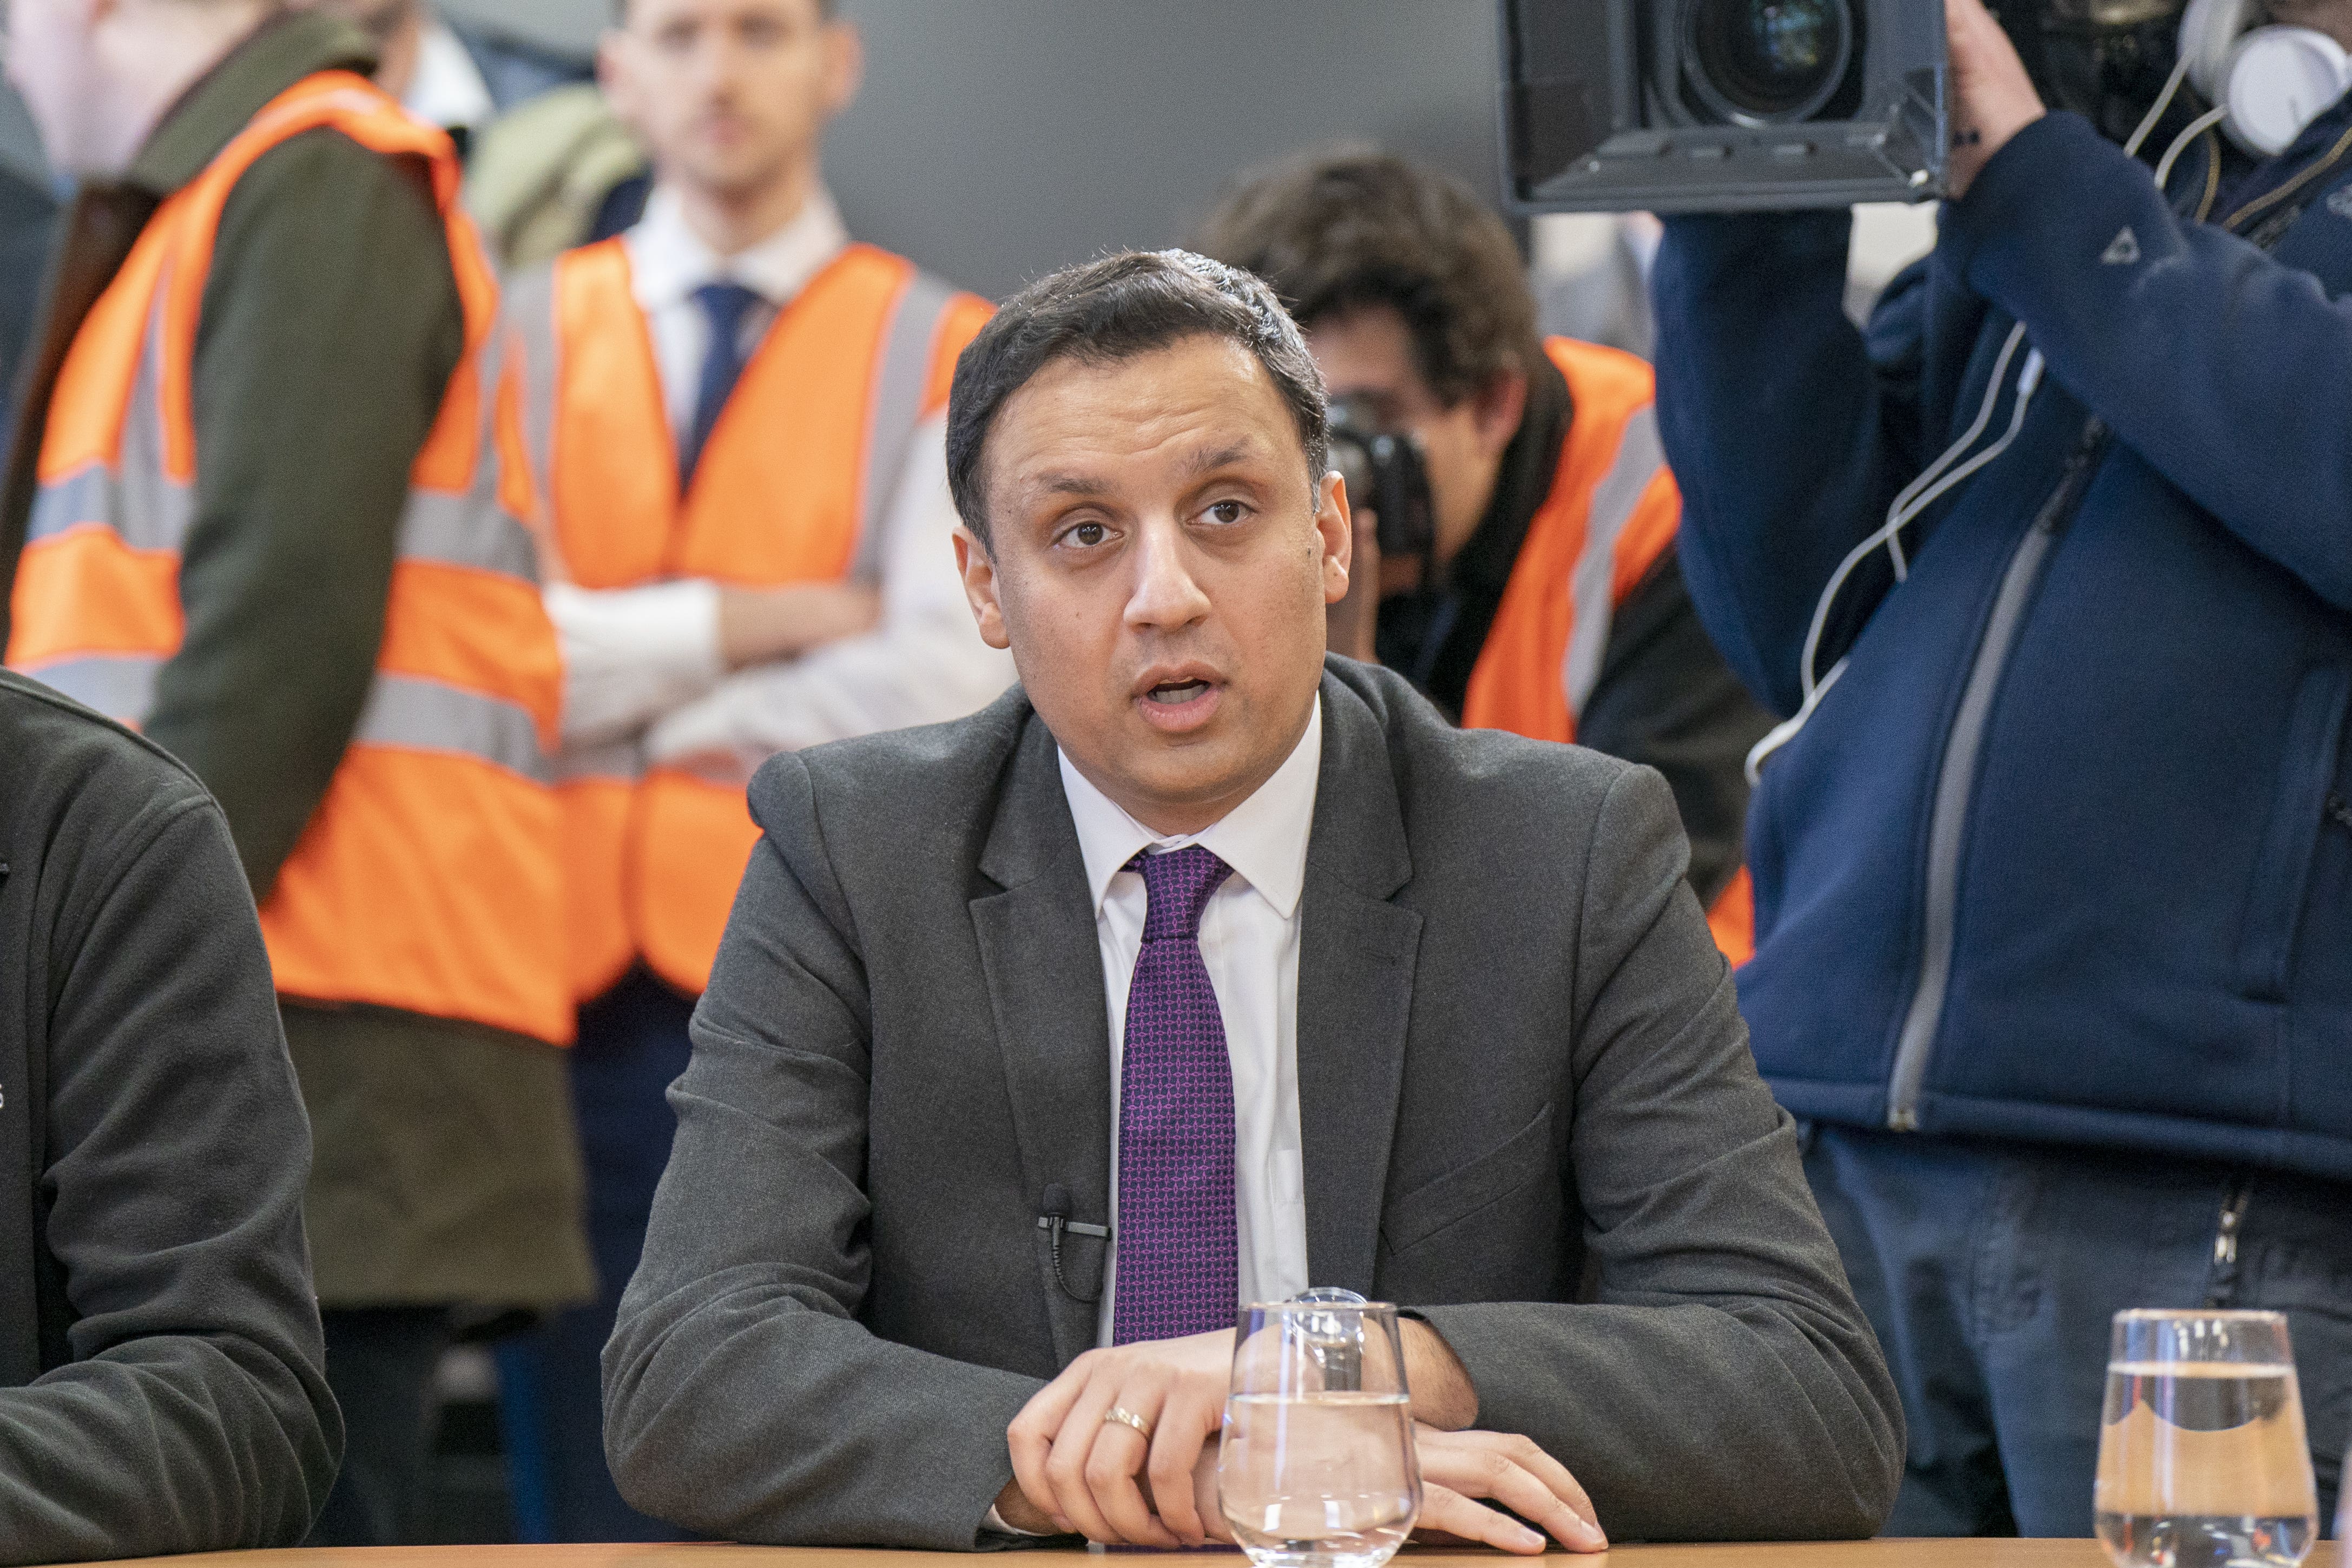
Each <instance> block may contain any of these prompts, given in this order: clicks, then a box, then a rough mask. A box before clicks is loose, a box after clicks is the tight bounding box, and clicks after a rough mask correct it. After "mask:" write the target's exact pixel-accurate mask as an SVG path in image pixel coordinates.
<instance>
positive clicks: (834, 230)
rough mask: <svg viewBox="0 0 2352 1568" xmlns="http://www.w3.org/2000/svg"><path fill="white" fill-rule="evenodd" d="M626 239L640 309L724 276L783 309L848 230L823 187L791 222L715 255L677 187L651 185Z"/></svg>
mask: <svg viewBox="0 0 2352 1568" xmlns="http://www.w3.org/2000/svg"><path fill="white" fill-rule="evenodd" d="M626 244H627V245H628V247H629V272H630V278H631V280H632V287H633V288H634V289H635V293H636V297H637V305H638V307H639V308H640V309H641V310H647V311H653V310H664V309H667V307H669V306H672V305H676V304H678V303H680V302H682V301H684V300H688V299H690V298H691V297H692V296H693V294H694V291H695V290H696V289H699V288H701V287H702V286H703V285H704V284H706V283H717V282H719V281H721V280H726V281H730V282H735V283H740V284H742V285H743V286H744V287H745V288H747V289H751V291H752V292H753V293H755V294H757V295H759V296H760V297H761V299H763V300H767V301H768V303H769V304H771V305H773V306H776V307H777V308H778V309H782V307H783V306H785V305H788V304H790V303H791V302H792V300H793V296H794V295H796V294H798V293H799V292H800V291H801V290H802V289H805V288H806V287H808V283H809V280H810V279H813V278H814V277H815V276H816V275H817V274H818V273H820V272H822V271H824V269H825V268H826V267H828V266H830V265H831V264H832V262H833V259H834V258H835V257H837V256H839V255H840V254H841V253H842V251H843V250H844V249H845V247H847V246H848V244H849V230H848V228H847V227H846V226H845V225H844V224H843V223H842V221H841V209H840V208H839V207H837V206H835V205H834V201H833V195H832V193H830V192H828V191H827V190H825V188H824V186H822V185H820V186H818V187H817V188H816V190H815V191H814V193H812V194H811V195H810V196H809V199H808V201H807V202H806V203H805V204H803V205H802V207H801V210H800V212H799V214H798V215H797V216H794V217H793V220H792V221H791V222H790V223H787V224H785V225H784V226H782V228H780V229H778V230H776V232H775V233H773V234H772V235H770V236H768V237H767V238H765V239H763V240H761V241H760V242H759V243H758V244H757V245H754V246H752V247H751V248H750V249H749V250H745V251H741V252H739V253H738V254H736V255H734V256H720V255H719V254H718V253H717V252H715V251H713V250H712V249H711V248H710V247H709V246H707V245H705V244H703V242H702V240H701V238H700V237H698V235H696V233H695V232H694V230H693V229H692V228H691V227H689V226H688V224H687V221H686V204H685V203H684V202H682V201H680V200H679V199H678V196H677V192H675V191H673V190H670V189H668V188H667V187H666V186H664V185H661V184H656V185H655V186H654V192H653V195H651V196H650V197H649V198H647V200H646V216H643V217H641V218H639V219H638V220H637V224H636V226H635V227H634V228H632V229H630V230H629V233H628V238H627V241H626Z"/></svg>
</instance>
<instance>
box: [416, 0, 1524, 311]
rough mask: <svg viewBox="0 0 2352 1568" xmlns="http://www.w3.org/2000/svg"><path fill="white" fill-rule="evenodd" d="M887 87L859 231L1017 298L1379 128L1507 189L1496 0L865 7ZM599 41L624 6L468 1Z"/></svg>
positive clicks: (871, 120) (853, 182)
mask: <svg viewBox="0 0 2352 1568" xmlns="http://www.w3.org/2000/svg"><path fill="white" fill-rule="evenodd" d="M844 6H845V12H846V14H847V15H849V16H851V17H853V18H855V19H856V22H857V24H858V25H859V26H860V27H861V28H863V29H864V32H865V35H866V48H867V57H868V66H867V75H866V89H865V91H864V93H863V94H862V95H861V97H860V98H859V100H858V102H857V103H856V105H855V106H854V107H853V108H852V109H851V110H850V111H849V112H848V113H847V114H846V115H845V116H844V117H843V119H842V121H840V123H839V124H838V125H837V126H836V127H835V131H834V133H833V137H832V140H831V142H830V143H829V145H828V149H827V153H826V162H827V166H828V173H829V176H830V178H831V180H832V182H833V184H834V187H835V192H836V193H837V194H838V195H839V196H840V198H841V203H842V205H843V207H844V208H845V211H846V212H847V214H848V216H849V221H850V226H851V227H852V228H853V229H855V230H856V232H857V233H858V234H859V235H860V236H861V237H866V238H868V239H871V240H873V241H875V242H876V243H877V244H880V245H886V246H888V247H892V248H893V249H897V250H901V251H904V252H906V253H907V254H908V255H910V256H913V257H914V258H917V259H918V260H919V261H921V262H923V263H924V264H925V265H927V266H929V267H930V268H932V269H934V270H935V271H938V272H940V273H941V274H943V275H945V276H946V277H948V278H949V279H952V280H953V281H955V282H957V283H961V284H963V285H965V286H966V287H969V288H972V289H979V290H981V291H982V292H983V293H987V294H991V295H994V296H998V297H1002V296H1003V295H1004V294H1005V293H1007V292H1009V291H1011V290H1012V289H1016V288H1018V287H1019V286H1020V285H1021V284H1022V283H1023V282H1024V280H1026V279H1031V278H1034V277H1036V276H1038V275H1040V274H1042V273H1045V272H1047V271H1051V270H1052V269H1053V268H1056V267H1059V266H1062V265H1064V264H1066V263H1067V262H1070V261H1074V260H1077V259H1080V258H1084V257H1087V256H1089V255H1092V254H1094V253H1096V252H1097V251H1099V250H1102V249H1105V248H1109V247H1127V246H1158V245H1167V244H1171V243H1174V242H1175V241H1177V240H1179V239H1181V237H1183V235H1184V234H1185V232H1186V230H1187V228H1188V227H1189V226H1190V225H1191V224H1192V223H1193V222H1194V221H1195V220H1197V219H1198V218H1199V217H1200V216H1202V214H1204V213H1205V212H1206V211H1207V210H1208V208H1209V206H1210V205H1211V204H1212V203H1213V201H1214V199H1215V196H1216V194H1217V191H1218V189H1219V187H1220V186H1221V185H1222V184H1223V182H1224V181H1225V179H1226V178H1227V177H1228V176H1230V175H1231V174H1233V173H1234V171H1235V170H1237V169H1240V168H1242V167H1244V166H1247V165H1251V164H1255V163H1262V162H1264V161H1265V160H1267V159H1269V158H1273V157H1276V156H1279V155H1281V154H1282V153H1286V152H1288V151H1290V150H1292V149H1294V148H1297V147H1299V146H1302V145H1305V144H1308V143H1312V142H1328V141H1332V140H1337V139H1341V138H1364V139H1368V140H1371V141H1376V142H1381V144H1383V145H1387V146H1391V147H1394V148H1397V149H1399V150H1402V151H1408V152H1412V153H1418V154H1421V155H1423V156H1424V157H1427V158H1429V159H1431V160H1433V162H1435V163H1439V164H1442V165H1444V167H1447V168H1450V169H1452V170H1454V172H1456V173H1457V174H1461V175H1463V176H1464V177H1465V178H1466V179H1469V180H1471V181H1472V182H1473V183H1474V184H1475V185H1476V187H1477V188H1478V189H1479V190H1480V191H1482V192H1486V193H1488V194H1490V195H1491V194H1493V193H1495V192H1496V190H1497V189H1498V173H1497V171H1498V162H1497V150H1496V132H1495V118H1494V114H1495V110H1494V104H1495V75H1496V67H1495V37H1494V27H1495V20H1494V11H1495V5H1494V0H844ZM450 8H451V9H452V10H453V11H456V12H457V13H459V14H461V15H466V16H476V17H479V18H480V19H482V20H485V21H491V22H496V23H500V24H503V25H505V26H509V27H511V28H512V29H514V30H515V31H517V32H520V33H525V34H528V35H530V36H531V37H536V38H539V39H541V40H542V41H547V42H559V43H566V44H571V45H575V46H585V45H586V44H588V43H589V42H591V41H592V40H593V37H594V36H595V32H596V29H597V28H598V26H601V25H602V22H603V19H604V16H606V15H607V9H606V0H451V4H450Z"/></svg>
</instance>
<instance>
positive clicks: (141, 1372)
mask: <svg viewBox="0 0 2352 1568" xmlns="http://www.w3.org/2000/svg"><path fill="white" fill-rule="evenodd" d="M309 1164H310V1134H309V1131H308V1129H307V1128H306V1127H305V1126H304V1124H303V1120H302V1102H301V1100H300V1098H299V1096H298V1095H297V1094H296V1092H295V1088H294V1077H293V1073H292V1071H291V1069H290V1068H289V1066H288V1064H287V1058H286V1045H285V1041H284V1040H283V1038H282V1037H280V1036H279V1034H278V1014H277V1010H276V1009H275V1008H274V1007H272V1006H271V1005H270V984H269V960H268V954H267V953H266V952H263V950H262V945H261V931H260V928H259V927H258V926H257V924H256V922H255V920H254V913H253V900H252V898H251V896H250V895H249V894H248V893H247V891H246V887H245V879H244V877H243V876H242V875H241V874H240V872H239V870H238V868H237V862H236V852H235V851H234V850H233V849H232V848H231V847H230V846H229V840H228V833H227V831H226V827H225V826H224V825H223V824H222V822H221V816H220V812H219V810H218V809H217V808H215V806H214V805H213V803H212V802H211V801H210V800H208V799H207V798H205V791H204V786H203V785H202V784H198V783H197V782H196V781H195V779H194V777H193V776H191V775H190V774H189V773H188V772H187V770H186V769H184V768H183V767H181V766H179V765H178V764H177V763H173V761H172V759H171V758H169V757H167V756H165V755H164V754H163V752H161V751H159V750H158V749H157V748H155V747H154V746H152V745H150V744H148V743H147V742H143V741H142V740H140V739H139V738H138V737H136V736H134V735H132V734H131V733H129V732H128V731H125V730H123V729H121V727H120V726H118V725H115V724H112V723H110V722H108V721H105V720H103V719H100V718H99V717H98V716H97V715H95V714H93V713H90V712H88V711H87V710H83V709H80V708H78V707H76V706H75V705H74V704H72V703H70V702H68V701H67V700H65V699H63V698H61V697H58V696H57V695H56V694H55V693H53V692H51V691H49V690H48V689H47V688H46V687H43V686H40V685H37V684H36V683H35V682H33V681H30V680H27V679H24V678H23V677H21V676H15V675H9V674H5V673H0V1563H56V1562H61V1561H76V1562H78V1561H79V1560H81V1559H83V1558H88V1557H143V1556H147V1555H149V1554H151V1553H161V1552H202V1551H210V1550H214V1549H218V1548H228V1547H240V1546H245V1547H260V1546H290V1545H293V1544H294V1543H295V1542H298V1541H299V1540H300V1539H301V1538H302V1534H303V1531H306V1530H308V1529H309V1528H310V1520H311V1517H312V1515H314V1514H315V1513H316V1512H317V1511H318V1509H319V1507H320V1504H321V1503H323V1502H324V1501H325V1500H326V1496H327V1488H328V1486H329V1484H330V1483H331V1481H332V1480H333V1479H334V1474H335V1458H336V1456H337V1454H338V1453H340V1452H341V1447H342V1422H341V1418H340V1417H339V1416H338V1415H336V1413H335V1405H334V1401H333V1400H332V1399H331V1398H330V1397H329V1395H328V1393H327V1385H326V1377H325V1373H324V1370H323V1369H324V1355H323V1352H322V1350H321V1347H320V1335H319V1312H318V1308H317V1306H316V1305H315V1304H314V1303H313V1302H312V1300H311V1299H310V1275H309V1272H308V1270H307V1268H306V1267H305V1264H304V1258H303V1249H302V1209H301V1200H302V1181H303V1173H304V1172H305V1170H306V1169H307V1168H308V1167H309Z"/></svg>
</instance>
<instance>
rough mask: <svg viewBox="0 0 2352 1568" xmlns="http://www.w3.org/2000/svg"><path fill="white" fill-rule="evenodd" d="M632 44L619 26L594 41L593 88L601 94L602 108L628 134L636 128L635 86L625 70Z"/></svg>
mask: <svg viewBox="0 0 2352 1568" xmlns="http://www.w3.org/2000/svg"><path fill="white" fill-rule="evenodd" d="M631 44H632V40H631V38H630V37H629V36H628V34H627V32H625V30H624V29H623V27H622V26H620V25H619V24H615V25H614V26H610V27H607V28H605V29H604V32H603V33H601V34H599V35H598V36H597V38H596V85H597V87H598V88H600V89H603V91H604V103H605V107H607V108H609V109H610V110H612V111H613V113H614V115H615V116H616V117H617V118H618V119H619V120H620V121H621V123H623V124H624V125H626V126H628V127H629V128H630V129H631V130H632V131H635V130H636V128H637V120H636V112H635V110H636V100H637V95H636V83H635V81H634V80H633V79H631V72H630V70H629V58H628V56H629V49H630V47H631Z"/></svg>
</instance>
